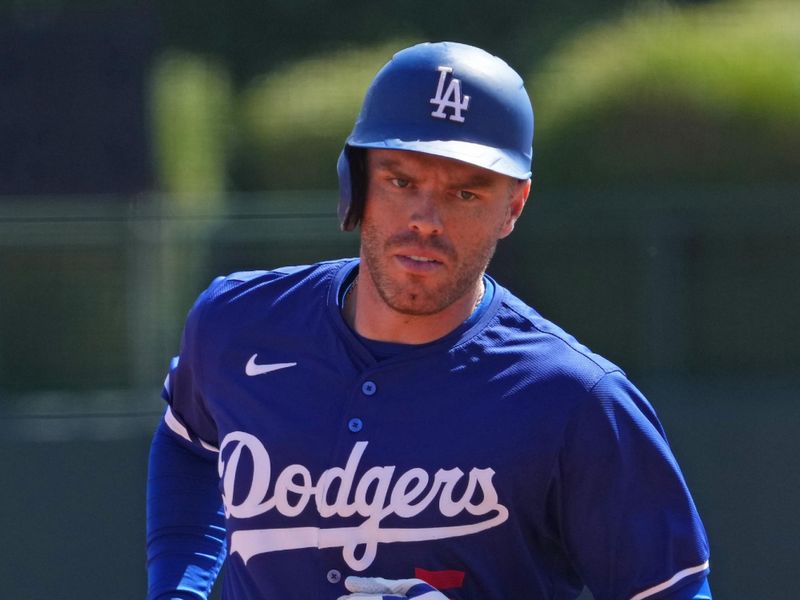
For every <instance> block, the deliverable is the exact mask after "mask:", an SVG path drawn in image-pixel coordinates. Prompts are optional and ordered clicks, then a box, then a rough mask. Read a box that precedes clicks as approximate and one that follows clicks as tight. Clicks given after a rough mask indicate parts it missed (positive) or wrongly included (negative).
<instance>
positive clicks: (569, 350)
mask: <svg viewBox="0 0 800 600" xmlns="http://www.w3.org/2000/svg"><path fill="white" fill-rule="evenodd" d="M502 303H503V306H502V309H501V318H500V321H499V322H500V324H501V325H502V326H503V327H504V329H505V331H504V333H503V337H504V339H505V341H506V343H508V344H510V345H511V346H512V347H516V348H517V349H518V352H519V353H520V355H521V356H520V359H521V360H522V361H523V362H524V364H525V366H526V368H527V369H531V370H533V371H535V372H536V373H537V374H538V375H539V376H540V377H541V378H542V379H545V380H550V381H553V382H556V381H558V382H560V383H561V384H563V383H564V382H565V381H567V380H568V381H571V382H572V383H573V384H578V385H579V387H580V388H582V389H584V390H588V389H589V388H591V387H593V386H594V385H596V384H597V382H598V381H599V380H600V379H602V378H603V377H605V376H606V375H608V374H610V373H620V374H621V375H623V376H625V373H624V371H623V370H622V368H621V367H619V366H618V365H616V364H615V363H613V362H612V361H610V360H608V359H607V358H605V357H604V356H601V355H600V354H598V353H596V352H594V351H593V350H591V349H590V348H589V347H587V346H586V345H584V344H583V343H581V342H580V341H578V339H577V338H576V337H575V336H573V335H572V334H570V333H568V332H567V331H565V330H564V329H562V328H561V327H560V326H559V325H557V324H555V323H554V322H553V321H551V320H549V319H547V318H545V317H544V316H542V315H541V314H540V313H539V312H538V311H537V310H536V309H535V308H533V307H532V306H530V305H528V304H527V303H525V302H524V301H522V300H521V299H519V298H518V297H516V296H515V295H513V294H512V293H510V292H508V290H505V293H504V295H503V298H502Z"/></svg>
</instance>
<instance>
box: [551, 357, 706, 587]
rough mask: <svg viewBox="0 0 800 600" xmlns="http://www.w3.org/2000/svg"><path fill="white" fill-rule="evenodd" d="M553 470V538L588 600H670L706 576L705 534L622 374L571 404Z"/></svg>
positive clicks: (657, 431)
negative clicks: (560, 544)
mask: <svg viewBox="0 0 800 600" xmlns="http://www.w3.org/2000/svg"><path fill="white" fill-rule="evenodd" d="M556 471H557V474H556V485H555V486H554V490H555V491H554V498H555V505H556V508H555V511H556V515H557V516H556V519H557V520H558V523H559V526H560V530H561V535H562V539H563V540H564V543H565V544H566V547H567V548H566V549H567V552H568V554H569V555H570V556H571V558H572V560H573V563H574V564H575V567H576V569H577V570H578V572H579V573H580V575H581V577H582V578H583V580H584V583H585V584H586V586H587V587H588V588H589V589H590V590H591V591H592V593H593V594H594V597H595V598H596V599H597V600H620V599H623V598H624V599H631V600H644V599H645V598H647V599H652V600H656V599H659V598H672V597H673V596H670V594H671V593H672V592H674V591H676V590H677V589H679V588H681V587H684V586H686V585H687V584H688V583H690V582H692V581H698V580H702V579H703V578H704V577H705V576H706V575H707V574H708V571H709V566H708V557H709V549H708V541H707V538H706V534H705V530H704V528H703V524H702V522H701V520H700V517H699V515H698V512H697V510H696V508H695V504H694V501H693V500H692V497H691V495H690V493H689V490H688V488H687V485H686V482H685V480H684V477H683V475H682V473H681V471H680V468H679V467H678V464H677V462H676V460H675V457H674V456H673V454H672V451H671V450H670V447H669V445H668V443H667V440H666V436H665V434H664V430H663V429H662V427H661V424H660V423H659V421H658V418H657V417H656V414H655V412H654V411H653V408H652V407H651V405H650V404H649V403H648V402H647V400H646V399H645V398H644V397H643V396H642V394H641V393H640V392H639V391H638V390H637V389H636V388H635V387H634V386H633V385H632V384H631V383H630V382H629V381H628V379H627V378H626V377H625V376H624V375H623V374H622V373H620V372H612V373H610V374H607V375H605V376H604V377H603V378H602V379H601V380H600V381H599V382H598V383H597V384H596V385H595V386H594V388H593V389H592V391H591V393H590V394H589V395H588V397H587V398H586V401H585V402H582V403H581V404H580V405H579V408H578V409H577V410H576V413H575V414H574V415H573V418H572V419H571V421H570V423H569V425H568V427H567V429H566V431H565V437H564V441H563V446H562V452H561V455H560V457H559V461H558V466H557V469H556Z"/></svg>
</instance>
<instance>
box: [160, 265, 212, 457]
mask: <svg viewBox="0 0 800 600" xmlns="http://www.w3.org/2000/svg"><path fill="white" fill-rule="evenodd" d="M223 282H224V278H222V277H218V278H217V279H215V280H214V281H213V282H212V283H211V285H210V286H209V287H208V288H207V289H206V290H205V291H203V293H202V294H200V296H199V297H198V299H197V301H196V302H195V303H194V306H193V307H192V309H191V310H190V311H189V315H188V317H187V319H186V323H185V325H184V329H183V334H182V336H181V345H180V354H179V355H178V356H176V357H174V358H173V359H172V360H171V362H170V366H169V372H168V374H167V377H166V379H165V380H164V387H163V390H162V392H161V397H162V398H163V399H164V400H165V401H166V402H167V404H168V405H169V406H168V408H167V412H166V414H165V415H164V422H165V423H166V425H167V427H168V428H169V429H170V431H171V432H172V433H174V434H176V435H178V436H180V437H181V438H183V439H185V440H187V441H189V442H191V443H193V444H194V445H195V446H197V447H199V448H203V449H205V450H207V451H209V452H216V451H217V427H216V425H215V423H214V419H213V417H212V416H211V414H210V412H209V410H208V405H207V403H206V397H205V396H204V393H203V381H202V374H203V367H204V362H203V361H204V347H203V345H204V337H205V327H206V324H205V322H204V313H205V311H206V307H207V305H208V303H209V302H210V301H211V300H212V299H213V298H214V296H215V294H216V293H217V292H218V290H219V287H220V286H221V285H223Z"/></svg>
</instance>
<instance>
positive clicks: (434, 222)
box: [408, 190, 444, 235]
mask: <svg viewBox="0 0 800 600" xmlns="http://www.w3.org/2000/svg"><path fill="white" fill-rule="evenodd" d="M440 209H441V205H440V201H439V199H438V197H437V195H436V192H435V191H433V190H422V191H420V193H419V194H417V197H416V198H415V199H414V204H413V208H412V211H411V216H410V217H409V223H408V226H409V227H410V228H411V229H414V230H416V231H418V232H420V233H422V234H425V235H439V234H441V233H442V232H443V230H444V224H443V222H442V215H441V212H440Z"/></svg>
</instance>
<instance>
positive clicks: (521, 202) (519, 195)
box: [500, 179, 531, 239]
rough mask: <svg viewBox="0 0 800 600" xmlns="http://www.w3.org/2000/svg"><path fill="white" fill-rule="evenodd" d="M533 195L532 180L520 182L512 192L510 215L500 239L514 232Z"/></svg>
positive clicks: (509, 207)
mask: <svg viewBox="0 0 800 600" xmlns="http://www.w3.org/2000/svg"><path fill="white" fill-rule="evenodd" d="M530 193H531V180H530V179H527V180H525V181H518V182H517V183H516V184H515V185H514V188H513V190H512V192H511V202H510V203H509V205H508V215H507V216H506V222H505V223H504V224H503V228H502V229H501V231H500V238H501V239H502V238H504V237H506V236H508V235H509V234H510V233H511V232H512V231H514V225H515V224H516V222H517V219H519V217H520V215H521V214H522V211H523V209H524V208H525V203H526V202H527V201H528V196H529V195H530Z"/></svg>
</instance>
